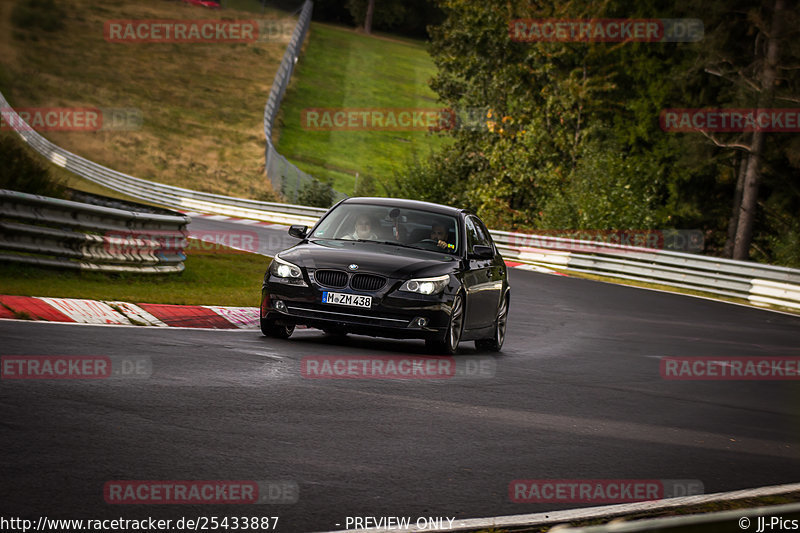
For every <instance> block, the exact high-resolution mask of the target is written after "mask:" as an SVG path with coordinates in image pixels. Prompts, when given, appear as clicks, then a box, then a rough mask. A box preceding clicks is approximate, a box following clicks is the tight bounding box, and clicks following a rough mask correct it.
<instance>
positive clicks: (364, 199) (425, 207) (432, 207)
mask: <svg viewBox="0 0 800 533" xmlns="http://www.w3.org/2000/svg"><path fill="white" fill-rule="evenodd" d="M341 203H343V204H345V203H346V204H367V205H380V206H385V207H399V208H401V209H419V210H422V211H430V212H432V213H438V214H442V215H453V216H455V215H458V214H459V213H469V211H467V210H466V209H458V208H456V207H450V206H447V205H442V204H434V203H433V202H422V201H420V200H406V199H402V198H383V197H369V196H359V197H354V198H346V199H345V200H343V201H342V202H341Z"/></svg>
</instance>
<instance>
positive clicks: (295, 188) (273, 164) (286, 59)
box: [264, 0, 347, 202]
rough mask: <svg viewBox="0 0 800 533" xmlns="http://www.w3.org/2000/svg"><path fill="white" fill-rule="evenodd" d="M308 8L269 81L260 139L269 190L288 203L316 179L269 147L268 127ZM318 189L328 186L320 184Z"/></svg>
mask: <svg viewBox="0 0 800 533" xmlns="http://www.w3.org/2000/svg"><path fill="white" fill-rule="evenodd" d="M312 9H313V2H311V0H306V1H305V3H303V7H302V8H301V10H300V16H299V18H298V20H297V25H296V26H295V28H294V33H292V39H291V41H289V46H287V47H286V52H285V53H284V54H283V60H282V61H281V65H280V67H279V68H278V72H277V73H276V74H275V80H274V81H273V82H272V89H271V90H270V92H269V98H268V99H267V105H266V106H265V107H264V136H265V137H266V139H267V142H266V150H265V155H264V160H265V169H266V173H267V177H268V178H269V179H270V181H271V182H272V187H273V189H275V190H276V191H279V192H280V193H281V194H282V195H283V197H284V198H286V199H287V200H289V201H290V202H297V201H298V198H299V195H300V192H301V191H302V190H303V189H304V188H306V187H311V186H314V182H318V180H317V179H316V178H314V176H312V175H311V174H308V173H306V172H303V171H302V170H300V169H299V168H297V166H295V165H293V164H292V163H290V162H289V160H287V159H286V158H285V157H283V156H282V155H281V154H279V153H278V151H277V150H276V149H275V146H274V145H273V144H272V128H273V127H274V125H275V118H276V117H277V116H278V110H279V109H280V106H281V101H282V100H283V95H284V93H285V92H286V87H288V86H289V80H290V79H291V78H292V72H294V65H295V63H297V59H298V58H299V57H300V49H301V48H302V46H303V41H304V40H305V37H306V33H308V27H309V25H310V24H311V10H312ZM318 186H321V187H330V186H329V185H327V184H322V183H320V184H319V185H318ZM330 193H331V197H332V199H333V201H334V202H336V201H338V200H341V199H342V198H346V197H347V195H345V194H343V193H340V192H337V191H335V190H333V188H330Z"/></svg>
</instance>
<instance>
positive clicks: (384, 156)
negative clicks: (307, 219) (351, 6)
mask: <svg viewBox="0 0 800 533" xmlns="http://www.w3.org/2000/svg"><path fill="white" fill-rule="evenodd" d="M435 72H436V67H435V65H434V64H433V61H432V60H431V58H430V56H429V55H428V52H427V51H426V49H425V43H424V42H422V41H412V40H410V39H397V38H389V37H386V36H381V35H372V36H368V35H365V34H363V33H359V32H357V31H355V30H351V29H347V28H342V27H337V26H333V25H328V24H322V23H316V22H315V23H312V25H311V32H310V36H309V39H308V42H307V44H306V48H305V54H304V56H303V57H302V58H301V60H300V61H299V62H298V63H297V68H296V69H295V74H294V81H293V82H292V85H291V86H290V87H289V90H288V91H287V92H286V96H285V97H284V100H283V104H282V105H281V113H282V116H281V117H279V122H278V124H279V125H280V133H279V136H277V148H278V152H280V153H281V154H283V155H284V156H286V157H287V158H288V159H290V160H291V161H292V162H293V163H295V164H296V165H297V166H298V167H300V168H301V169H302V170H304V171H306V172H309V173H310V174H311V175H313V176H315V177H317V178H322V179H325V180H331V181H332V183H333V186H334V189H336V190H338V191H340V192H343V193H345V194H349V195H352V194H353V192H354V186H355V174H356V172H358V173H359V174H360V177H364V176H372V177H374V178H375V179H376V180H377V181H378V184H380V183H387V182H388V183H393V181H394V172H395V171H396V170H397V169H398V168H399V166H400V165H403V164H404V163H406V162H407V161H409V160H411V158H413V157H414V156H417V157H418V158H419V159H423V158H425V157H427V156H428V155H429V153H430V152H431V151H433V150H435V149H437V148H438V147H440V146H443V145H444V144H446V143H449V142H451V140H450V138H449V137H446V136H444V135H442V134H436V133H430V132H427V131H364V130H361V131H313V130H310V129H307V128H306V127H305V125H304V124H303V123H302V111H303V109H307V108H359V109H361V108H381V109H382V108H394V109H397V108H413V109H441V108H442V107H443V106H442V105H441V104H437V97H436V94H435V93H434V92H433V91H432V90H431V89H430V88H429V87H428V80H429V79H430V78H432V77H433V75H434V74H435ZM378 189H381V187H380V186H379V187H378ZM378 192H381V191H380V190H378Z"/></svg>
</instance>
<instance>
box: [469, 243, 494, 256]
mask: <svg viewBox="0 0 800 533" xmlns="http://www.w3.org/2000/svg"><path fill="white" fill-rule="evenodd" d="M472 257H475V258H477V259H491V258H493V257H494V250H493V249H492V247H491V246H484V245H483V244H476V245H475V246H473V247H472Z"/></svg>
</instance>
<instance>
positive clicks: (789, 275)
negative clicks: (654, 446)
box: [0, 5, 800, 309]
mask: <svg viewBox="0 0 800 533" xmlns="http://www.w3.org/2000/svg"><path fill="white" fill-rule="evenodd" d="M304 11H305V5H304ZM309 16H310V7H309ZM298 24H300V23H299V22H298ZM295 31H296V32H297V29H296V30H295ZM303 35H304V33H303ZM299 39H300V37H299V36H297V39H296V41H297V42H300V43H301V42H302V40H299ZM292 62H294V59H293V60H292ZM0 109H2V112H3V114H4V115H6V116H5V119H6V120H5V121H6V123H7V124H9V125H10V126H11V127H12V128H14V129H15V130H16V131H17V133H18V134H19V135H20V136H21V137H22V139H23V140H25V141H26V142H27V143H28V144H29V145H30V146H31V147H32V148H33V149H34V150H36V151H37V152H39V153H40V154H42V155H43V156H45V157H46V158H47V159H49V160H50V161H52V162H53V163H54V164H56V165H58V166H61V167H64V168H66V169H67V170H69V171H71V172H74V173H75V174H77V175H79V176H81V177H83V178H85V179H88V180H90V181H93V182H95V183H98V184H100V185H103V186H104V187H108V188H109V189H112V190H116V191H119V192H121V193H124V194H126V195H128V196H132V197H134V198H138V199H141V200H145V201H149V202H153V203H156V204H159V205H165V206H169V207H173V208H177V209H184V210H196V211H201V212H208V213H217V214H221V215H228V216H234V217H243V218H252V219H255V220H266V221H271V222H281V223H289V224H306V225H309V226H310V225H313V224H314V222H315V221H316V220H317V219H318V218H319V217H320V216H321V215H322V214H323V213H324V212H325V211H326V210H325V209H321V208H315V207H307V206H301V205H291V204H279V203H272V202H259V201H256V200H246V199H241V198H233V197H230V196H221V195H215V194H209V193H204V192H199V191H193V190H190V189H184V188H181V187H173V186H170V185H163V184H159V183H154V182H151V181H147V180H143V179H139V178H134V177H133V176H129V175H127V174H123V173H121V172H117V171H114V170H111V169H109V168H106V167H103V166H101V165H98V164H96V163H93V162H91V161H88V160H87V159H84V158H82V157H80V156H77V155H75V154H73V153H71V152H68V151H67V150H64V149H62V148H60V147H58V146H56V145H54V144H53V143H51V142H50V141H48V140H47V139H45V138H44V137H42V136H41V135H39V134H38V133H37V132H35V131H33V129H32V128H31V127H30V126H28V124H27V123H25V121H23V120H22V119H21V118H20V117H19V115H17V113H16V112H14V111H13V110H12V109H11V106H10V105H9V103H8V102H7V101H6V99H5V97H4V96H3V95H2V94H0ZM274 109H277V108H274ZM272 116H273V118H274V115H272ZM265 117H266V114H265ZM270 127H271V125H270ZM492 236H493V237H494V238H495V240H496V242H497V243H498V246H499V247H500V249H501V250H502V252H503V254H504V255H505V256H506V257H507V258H509V259H515V260H517V261H520V262H523V263H531V264H541V265H545V266H553V267H556V268H561V269H564V270H571V271H576V272H585V273H591V274H598V275H603V276H610V277H615V278H621V279H630V280H636V281H644V282H650V283H659V284H663V285H669V286H674V287H681V288H688V289H694V290H699V291H703V292H708V293H713V294H719V295H724V296H733V297H737V298H746V299H748V300H749V301H751V302H753V303H755V304H771V305H780V306H785V307H791V308H795V309H800V270H797V269H790V268H783V267H775V266H769V265H760V264H757V263H752V262H747V261H733V260H727V259H719V258H712V257H703V256H698V255H695V254H686V253H680V252H669V251H662V250H647V249H642V248H638V247H630V246H622V245H614V244H605V245H598V244H597V243H596V242H591V241H589V242H586V241H580V240H573V239H564V238H558V237H550V236H540V235H523V234H519V233H509V232H502V231H493V232H492ZM531 239H536V240H537V241H538V243H539V244H537V246H535V247H533V246H530V245H522V246H521V245H520V244H519V243H520V242H523V243H525V242H528V243H529V242H531V241H530V240H531ZM575 250H579V252H575Z"/></svg>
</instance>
